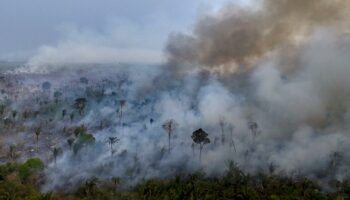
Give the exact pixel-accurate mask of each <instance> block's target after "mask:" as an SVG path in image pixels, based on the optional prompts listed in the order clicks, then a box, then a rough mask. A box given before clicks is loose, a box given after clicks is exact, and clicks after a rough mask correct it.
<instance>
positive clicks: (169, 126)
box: [162, 119, 178, 153]
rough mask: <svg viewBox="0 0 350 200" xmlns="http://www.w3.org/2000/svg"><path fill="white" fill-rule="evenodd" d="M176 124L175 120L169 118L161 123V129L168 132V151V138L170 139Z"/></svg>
mask: <svg viewBox="0 0 350 200" xmlns="http://www.w3.org/2000/svg"><path fill="white" fill-rule="evenodd" d="M177 126H178V124H177V123H176V121H175V120H173V119H170V120H168V121H166V122H164V124H163V125H162V127H163V129H164V130H165V131H166V132H167V134H168V151H169V153H170V140H171V136H172V134H173V133H174V130H175V129H176V127H177Z"/></svg>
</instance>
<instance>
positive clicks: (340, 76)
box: [0, 0, 350, 190]
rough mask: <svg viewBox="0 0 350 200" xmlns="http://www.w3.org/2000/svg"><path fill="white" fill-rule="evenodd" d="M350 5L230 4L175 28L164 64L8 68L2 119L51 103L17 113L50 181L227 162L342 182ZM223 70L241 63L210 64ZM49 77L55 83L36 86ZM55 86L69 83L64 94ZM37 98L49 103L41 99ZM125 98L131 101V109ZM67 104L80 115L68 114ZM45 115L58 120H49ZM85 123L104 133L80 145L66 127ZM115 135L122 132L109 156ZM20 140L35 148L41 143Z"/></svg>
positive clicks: (144, 174) (132, 178) (349, 141)
mask: <svg viewBox="0 0 350 200" xmlns="http://www.w3.org/2000/svg"><path fill="white" fill-rule="evenodd" d="M349 4H350V3H349V2H348V1H341V0H338V1H332V2H331V1H323V0H321V1H319V0H318V1H316V0H310V1H301V0H288V1H287V0H284V1H272V0H265V1H261V2H260V5H259V6H258V7H257V8H250V9H252V10H248V8H244V9H243V8H238V7H232V6H228V7H226V8H225V9H223V10H221V11H220V12H219V13H218V14H215V15H210V16H206V17H203V18H202V19H200V21H199V22H198V24H197V25H196V28H195V30H194V34H193V35H192V36H189V35H184V34H176V35H172V36H171V37H170V40H169V43H168V46H167V52H168V54H169V63H166V64H164V65H156V66H152V67H151V66H143V65H128V66H125V65H117V66H115V65H112V64H104V65H97V66H95V65H92V66H89V67H84V68H82V67H81V66H79V65H76V66H77V67H74V65H72V66H71V67H67V68H66V69H65V70H48V71H47V73H46V74H31V73H29V74H7V76H9V78H8V80H7V81H8V82H10V83H11V84H12V86H11V87H10V86H5V85H0V86H1V87H3V88H0V89H5V90H6V92H7V93H8V94H6V92H5V93H4V94H1V95H2V96H0V97H1V98H0V99H2V100H3V102H5V103H6V105H7V106H8V107H9V108H8V110H7V112H6V114H5V116H3V117H4V118H6V117H10V116H11V110H13V109H17V110H21V109H29V110H30V108H32V110H33V111H34V110H39V111H40V112H41V113H43V114H42V115H39V117H37V118H35V117H32V118H30V119H26V120H25V119H17V120H19V121H18V122H23V123H22V124H24V125H23V127H21V128H20V130H21V132H23V133H28V134H29V133H30V132H31V131H32V127H36V126H38V125H42V126H43V127H44V128H43V130H44V131H43V132H44V133H43V134H44V136H45V137H48V139H47V140H45V141H44V140H42V141H41V142H40V148H41V149H42V150H41V151H40V153H39V156H41V157H43V158H46V159H47V162H49V163H50V164H49V167H48V168H47V171H46V175H47V180H46V184H45V185H44V187H43V190H50V189H53V188H65V187H67V186H69V185H75V184H76V183H79V182H81V181H83V180H85V179H86V178H88V177H91V176H97V177H99V178H104V179H110V178H111V177H113V176H118V177H121V178H122V179H123V180H124V181H125V182H126V183H129V184H135V183H137V182H139V181H141V180H144V179H147V178H153V177H158V178H166V177H170V176H173V175H175V174H179V173H188V172H194V171H196V170H198V169H201V170H203V171H204V172H206V173H207V174H208V175H210V176H216V175H220V174H222V173H223V172H224V171H225V169H226V164H227V162H228V161H234V162H236V163H237V164H238V165H239V167H240V168H241V169H243V170H244V171H245V172H246V173H257V172H261V171H264V172H270V173H274V174H278V175H283V176H290V177H298V176H306V177H309V178H313V179H317V180H321V182H322V183H327V182H328V180H330V179H333V178H335V179H337V180H344V179H346V178H349V176H350V171H349V170H348V169H349V166H350V162H349V161H350V153H349V152H350V151H349V150H350V149H349V147H350V136H349V134H348V133H349V130H350V126H349V123H350V112H349V111H350V89H349V87H348V86H349V85H350V79H349V78H348V77H349V75H350V67H349V63H350V58H349V56H348V55H349V54H350V37H349V35H348V34H347V32H346V31H347V29H346V26H345V25H346V20H347V19H348V16H347V15H348V13H350V12H348V9H349ZM84 41H85V40H84ZM84 43H85V42H83V44H84ZM88 49H89V48H88ZM67 53H68V55H69V54H70V53H71V51H67ZM73 55H74V54H73ZM42 58H43V61H45V62H46V59H44V57H42ZM72 60H73V61H74V58H72ZM41 63H42V62H41ZM73 63H74V62H73ZM33 66H37V69H40V68H41V67H40V65H32V66H30V67H33ZM53 66H56V65H53ZM58 66H59V65H58ZM67 66H69V65H67ZM189 67H195V68H196V70H193V68H189ZM49 69H57V68H49ZM208 69H209V72H208ZM217 70H219V71H220V70H222V71H224V72H227V71H230V72H233V73H225V74H224V76H222V75H218V74H216V73H211V72H210V71H217ZM179 71H181V72H182V74H181V76H179V74H178V72H179ZM242 72H244V73H242ZM81 77H86V78H87V79H88V80H89V82H88V83H82V82H80V81H79V80H80V78H81ZM45 81H50V83H51V84H52V87H51V90H49V91H48V90H44V91H43V89H42V88H41V85H40V84H38V83H43V82H45ZM55 91H61V92H62V93H63V97H62V99H61V100H60V103H58V104H55V101H54V98H53V93H54V92H55ZM16 94H17V97H16V98H14V97H15V96H16ZM18 94H19V95H18ZM7 96H10V97H7ZM78 97H86V98H87V100H88V103H87V106H86V109H85V111H84V115H82V116H79V115H78V113H77V111H76V110H74V108H72V106H71V105H72V104H73V103H74V100H75V99H76V98H78ZM37 98H40V99H44V100H51V101H49V102H50V103H48V105H47V104H45V103H43V104H40V102H38V101H36V99H37ZM6 99H12V100H11V101H7V100H6ZM13 99H16V100H13ZM120 100H125V101H126V104H125V106H124V107H123V118H122V119H120V110H118V109H120V108H119V106H120V105H119V104H118V102H119V101H120ZM33 102H34V103H33ZM33 104H34V105H33ZM63 109H66V110H67V111H68V113H69V114H70V113H74V114H76V115H75V116H76V117H75V119H74V120H69V119H68V118H69V117H66V118H62V116H61V113H62V110H63ZM45 119H52V121H49V122H47V123H46V125H45V126H44V125H43V124H45V123H44V121H45ZM169 119H174V120H175V121H176V122H177V124H178V127H177V128H176V129H175V131H174V134H173V136H172V139H171V147H170V149H171V151H170V153H168V151H167V149H168V146H167V145H168V140H167V137H168V136H167V133H166V131H165V130H163V129H162V124H163V123H164V122H165V121H167V120H169ZM101 122H103V123H102V125H103V126H102V127H101ZM252 122H256V124H257V127H256V129H255V130H253V129H252V128H251V126H249V124H252ZM81 125H84V126H85V127H86V128H87V131H88V132H89V133H92V134H93V135H94V137H95V139H96V142H95V144H93V145H91V146H87V147H84V149H83V150H82V151H81V152H79V153H78V154H74V153H73V152H72V151H70V150H69V147H68V146H67V143H66V140H67V139H68V138H72V137H74V136H73V134H72V133H69V131H68V133H67V132H64V131H62V130H63V129H64V128H67V129H69V128H74V127H78V126H81ZM2 126H4V125H2ZM198 128H203V129H204V130H205V131H207V132H208V133H209V138H210V140H211V143H210V144H208V145H206V146H204V150H203V152H202V153H203V156H202V160H199V158H198V156H199V147H198V146H197V145H195V146H194V149H193V148H192V143H193V141H192V139H191V134H192V132H193V131H194V130H197V129H198ZM222 130H223V132H222ZM10 131H13V132H15V131H16V129H13V128H12V129H11V130H10ZM7 137H9V138H11V136H7ZM27 137H28V136H27ZM108 137H118V138H119V139H120V142H119V143H117V144H115V152H114V154H112V155H111V152H110V149H109V145H108V143H107V139H108ZM16 140H18V138H16ZM2 141H11V142H13V141H15V140H14V139H8V140H2ZM46 143H48V144H46ZM23 145H24V146H25V148H26V149H30V148H33V146H34V141H32V140H30V139H28V138H27V140H26V142H24V144H23ZM50 145H54V146H59V147H61V148H63V149H64V151H63V154H62V155H60V156H59V157H58V159H57V163H56V164H54V163H53V162H52V155H48V154H47V149H48V147H47V146H50ZM25 156H30V154H26V155H25ZM50 157H51V159H49V158H50Z"/></svg>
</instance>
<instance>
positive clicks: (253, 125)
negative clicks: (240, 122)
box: [248, 121, 261, 137]
mask: <svg viewBox="0 0 350 200" xmlns="http://www.w3.org/2000/svg"><path fill="white" fill-rule="evenodd" d="M248 128H249V130H250V132H251V133H252V135H253V136H254V137H256V136H257V135H258V134H260V133H261V131H260V130H259V125H258V123H257V122H253V121H252V122H248Z"/></svg>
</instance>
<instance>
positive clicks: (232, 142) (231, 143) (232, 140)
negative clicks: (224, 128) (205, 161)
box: [228, 124, 237, 152]
mask: <svg viewBox="0 0 350 200" xmlns="http://www.w3.org/2000/svg"><path fill="white" fill-rule="evenodd" d="M234 129H235V127H234V126H233V125H232V124H230V125H229V126H228V130H229V131H230V148H231V147H233V149H234V150H235V152H237V151H236V145H235V141H234V139H233V130H234Z"/></svg>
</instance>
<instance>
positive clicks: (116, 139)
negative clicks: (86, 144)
mask: <svg viewBox="0 0 350 200" xmlns="http://www.w3.org/2000/svg"><path fill="white" fill-rule="evenodd" d="M117 142H119V139H118V138H117V137H109V138H108V144H109V147H110V150H111V156H112V155H113V145H114V143H117Z"/></svg>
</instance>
